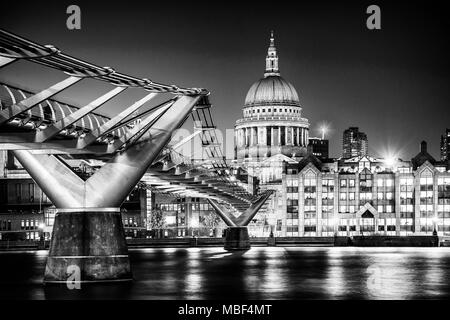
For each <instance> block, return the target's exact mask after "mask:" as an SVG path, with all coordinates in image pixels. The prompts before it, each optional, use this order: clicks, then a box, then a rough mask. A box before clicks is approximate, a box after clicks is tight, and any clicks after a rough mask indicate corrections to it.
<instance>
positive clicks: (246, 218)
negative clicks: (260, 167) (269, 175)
mask: <svg viewBox="0 0 450 320" xmlns="http://www.w3.org/2000/svg"><path fill="white" fill-rule="evenodd" d="M272 193H273V191H272V190H269V191H266V192H265V193H263V194H262V195H261V196H260V197H259V198H258V199H257V200H256V201H254V202H253V203H251V204H250V206H249V207H248V208H247V209H246V210H245V211H244V212H243V213H241V214H240V215H239V216H238V217H235V216H234V215H233V214H232V213H231V210H230V209H229V208H226V207H225V206H224V205H223V204H221V203H219V202H218V201H216V200H213V199H208V202H209V203H210V204H211V205H212V206H213V208H214V209H215V210H216V212H217V214H218V215H219V216H220V217H221V218H222V220H223V221H224V222H225V223H226V225H227V226H228V228H227V230H226V232H225V250H248V249H250V238H249V235H248V229H247V225H248V224H249V223H250V221H252V219H253V217H254V216H255V215H256V214H257V213H258V211H259V209H261V207H262V206H263V205H264V203H266V201H267V200H268V199H269V197H270V196H271V195H272Z"/></svg>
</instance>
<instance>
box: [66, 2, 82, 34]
mask: <svg viewBox="0 0 450 320" xmlns="http://www.w3.org/2000/svg"><path fill="white" fill-rule="evenodd" d="M66 13H67V14H69V16H68V17H67V20H66V26H67V29H69V30H80V29H81V9H80V7H79V6H77V5H75V4H72V5H70V6H68V7H67V9H66Z"/></svg>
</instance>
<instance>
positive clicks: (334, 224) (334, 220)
mask: <svg viewBox="0 0 450 320" xmlns="http://www.w3.org/2000/svg"><path fill="white" fill-rule="evenodd" d="M338 223H339V219H338V218H332V219H330V225H332V226H337V225H338Z"/></svg>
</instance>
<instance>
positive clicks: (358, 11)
mask: <svg viewBox="0 0 450 320" xmlns="http://www.w3.org/2000/svg"><path fill="white" fill-rule="evenodd" d="M10 2H11V1H10ZM93 2H94V1H90V2H88V1H73V2H72V1H57V2H56V1H55V2H52V1H40V2H37V1H35V2H33V3H31V2H30V3H29V4H27V1H25V2H23V1H21V2H19V1H16V3H13V4H11V3H2V7H1V10H0V27H1V28H5V29H7V30H9V31H12V32H14V33H17V34H19V35H22V36H24V37H27V38H29V39H32V40H34V41H37V42H39V43H42V44H53V45H55V46H56V47H58V48H59V49H62V50H63V51H64V52H65V53H67V54H71V55H74V56H76V57H79V58H82V59H85V60H87V61H89V62H92V63H95V64H99V65H104V66H111V67H114V68H115V69H116V70H117V71H121V72H124V73H129V74H131V75H135V76H140V77H147V78H149V79H152V80H155V81H159V82H163V83H169V84H177V85H180V86H185V87H204V88H207V89H208V90H210V91H211V101H212V103H213V105H214V117H215V121H216V124H217V125H218V127H219V128H220V129H222V130H224V129H225V128H233V126H234V123H235V121H236V119H238V118H240V117H241V116H242V112H241V108H242V106H243V104H244V99H245V95H246V93H247V90H248V89H249V88H250V86H251V84H252V83H253V82H255V81H257V80H258V79H259V78H261V77H262V76H263V72H264V66H265V55H266V52H267V46H268V44H269V33H270V30H272V29H273V30H274V31H275V42H276V46H277V49H278V55H279V58H280V71H281V75H282V76H283V77H284V78H285V79H286V80H288V81H289V82H291V83H292V84H293V85H294V86H295V88H296V89H297V92H298V94H299V97H300V102H301V104H302V107H303V115H304V117H306V118H308V119H309V121H310V136H318V135H319V132H318V130H317V129H318V127H319V125H320V124H321V123H324V122H326V123H328V124H329V126H330V128H331V129H332V130H331V132H330V133H329V135H328V137H329V139H330V153H331V156H334V157H338V156H341V148H342V142H341V140H342V132H343V130H344V129H346V128H347V127H349V126H359V127H360V129H361V130H362V131H364V132H365V133H366V134H367V136H368V140H369V152H370V154H371V155H373V156H385V155H386V153H387V152H389V153H391V154H394V155H397V156H399V157H401V158H403V159H405V160H406V159H410V158H411V157H412V156H414V155H415V154H416V153H417V152H418V148H419V143H420V141H421V140H426V141H428V143H429V151H430V152H431V154H432V155H433V156H435V157H436V158H438V157H439V141H440V134H442V133H443V132H444V130H445V128H450V112H449V110H450V109H449V104H448V101H449V97H450V90H449V69H450V68H449V58H448V56H449V53H448V48H449V46H448V44H449V37H448V31H449V22H448V11H446V10H445V8H444V7H443V6H442V5H441V4H440V3H439V2H435V1H426V2H422V3H412V2H410V1H408V2H406V1H391V2H394V3H395V4H393V3H385V2H383V1H370V2H367V1H342V2H341V3H333V4H330V3H328V2H321V1H309V2H307V3H303V2H300V1H296V3H295V5H294V4H292V3H290V2H292V1H290V2H288V1H280V0H278V1H272V2H263V1H246V2H243V1H240V2H238V1H234V2H233V1H208V2H206V1H205V2H203V1H200V2H199V1H195V2H185V3H184V4H182V3H181V2H177V1H175V2H174V1H170V2H169V1H159V2H158V1H130V0H129V1H124V2H116V1H95V3H93ZM335 2H337V1H335ZM70 4H77V5H79V6H80V7H81V12H82V29H81V30H75V31H70V30H68V29H67V28H66V18H67V17H68V15H67V14H66V8H67V6H68V5H70ZM370 4H378V5H379V6H380V7H381V26H382V30H376V31H371V30H368V29H367V28H366V19H367V17H368V15H367V14H366V8H367V6H368V5H370ZM63 78H64V76H63V75H61V73H58V72H55V71H49V70H46V69H45V68H42V67H40V66H36V65H34V64H32V63H30V62H25V61H24V62H18V63H14V64H11V65H10V66H7V67H5V68H3V69H2V70H0V79H1V80H3V81H5V80H6V81H8V82H10V83H15V84H20V85H21V86H22V87H24V88H29V89H31V90H33V91H36V90H39V89H43V88H45V87H46V86H47V85H50V84H53V83H54V82H57V81H58V80H61V79H63ZM107 88H108V86H106V85H105V84H102V83H99V82H98V81H93V80H87V81H86V82H85V81H82V82H81V83H80V84H77V85H76V86H74V87H73V88H70V89H69V90H67V92H64V93H63V94H61V95H59V96H58V98H59V99H63V100H66V101H67V102H70V103H74V104H76V105H82V104H83V103H86V102H89V101H90V100H92V99H93V98H95V97H96V96H99V95H100V93H103V92H104V91H106V90H107ZM127 91H128V90H127ZM140 96H142V93H141V92H139V91H135V92H133V91H132V90H131V91H130V92H127V95H125V96H124V97H122V98H120V99H117V100H114V101H115V102H114V103H109V104H107V105H105V106H104V107H103V108H102V109H101V112H103V113H105V114H113V113H114V111H117V110H119V109H120V108H121V107H123V105H122V104H121V103H122V102H123V103H125V104H127V105H129V104H131V102H133V101H134V100H133V101H132V100H130V98H132V99H134V98H135V97H136V98H137V97H140ZM227 155H228V156H229V157H231V156H232V154H230V153H228V154H227Z"/></svg>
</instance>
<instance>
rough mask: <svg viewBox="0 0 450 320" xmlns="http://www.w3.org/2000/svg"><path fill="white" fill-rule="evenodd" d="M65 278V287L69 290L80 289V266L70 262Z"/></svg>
mask: <svg viewBox="0 0 450 320" xmlns="http://www.w3.org/2000/svg"><path fill="white" fill-rule="evenodd" d="M66 273H67V275H68V277H67V280H66V285H67V289H69V290H73V289H77V290H80V289H81V270H80V267H79V266H77V265H75V264H71V265H69V266H68V267H67V272H66Z"/></svg>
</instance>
